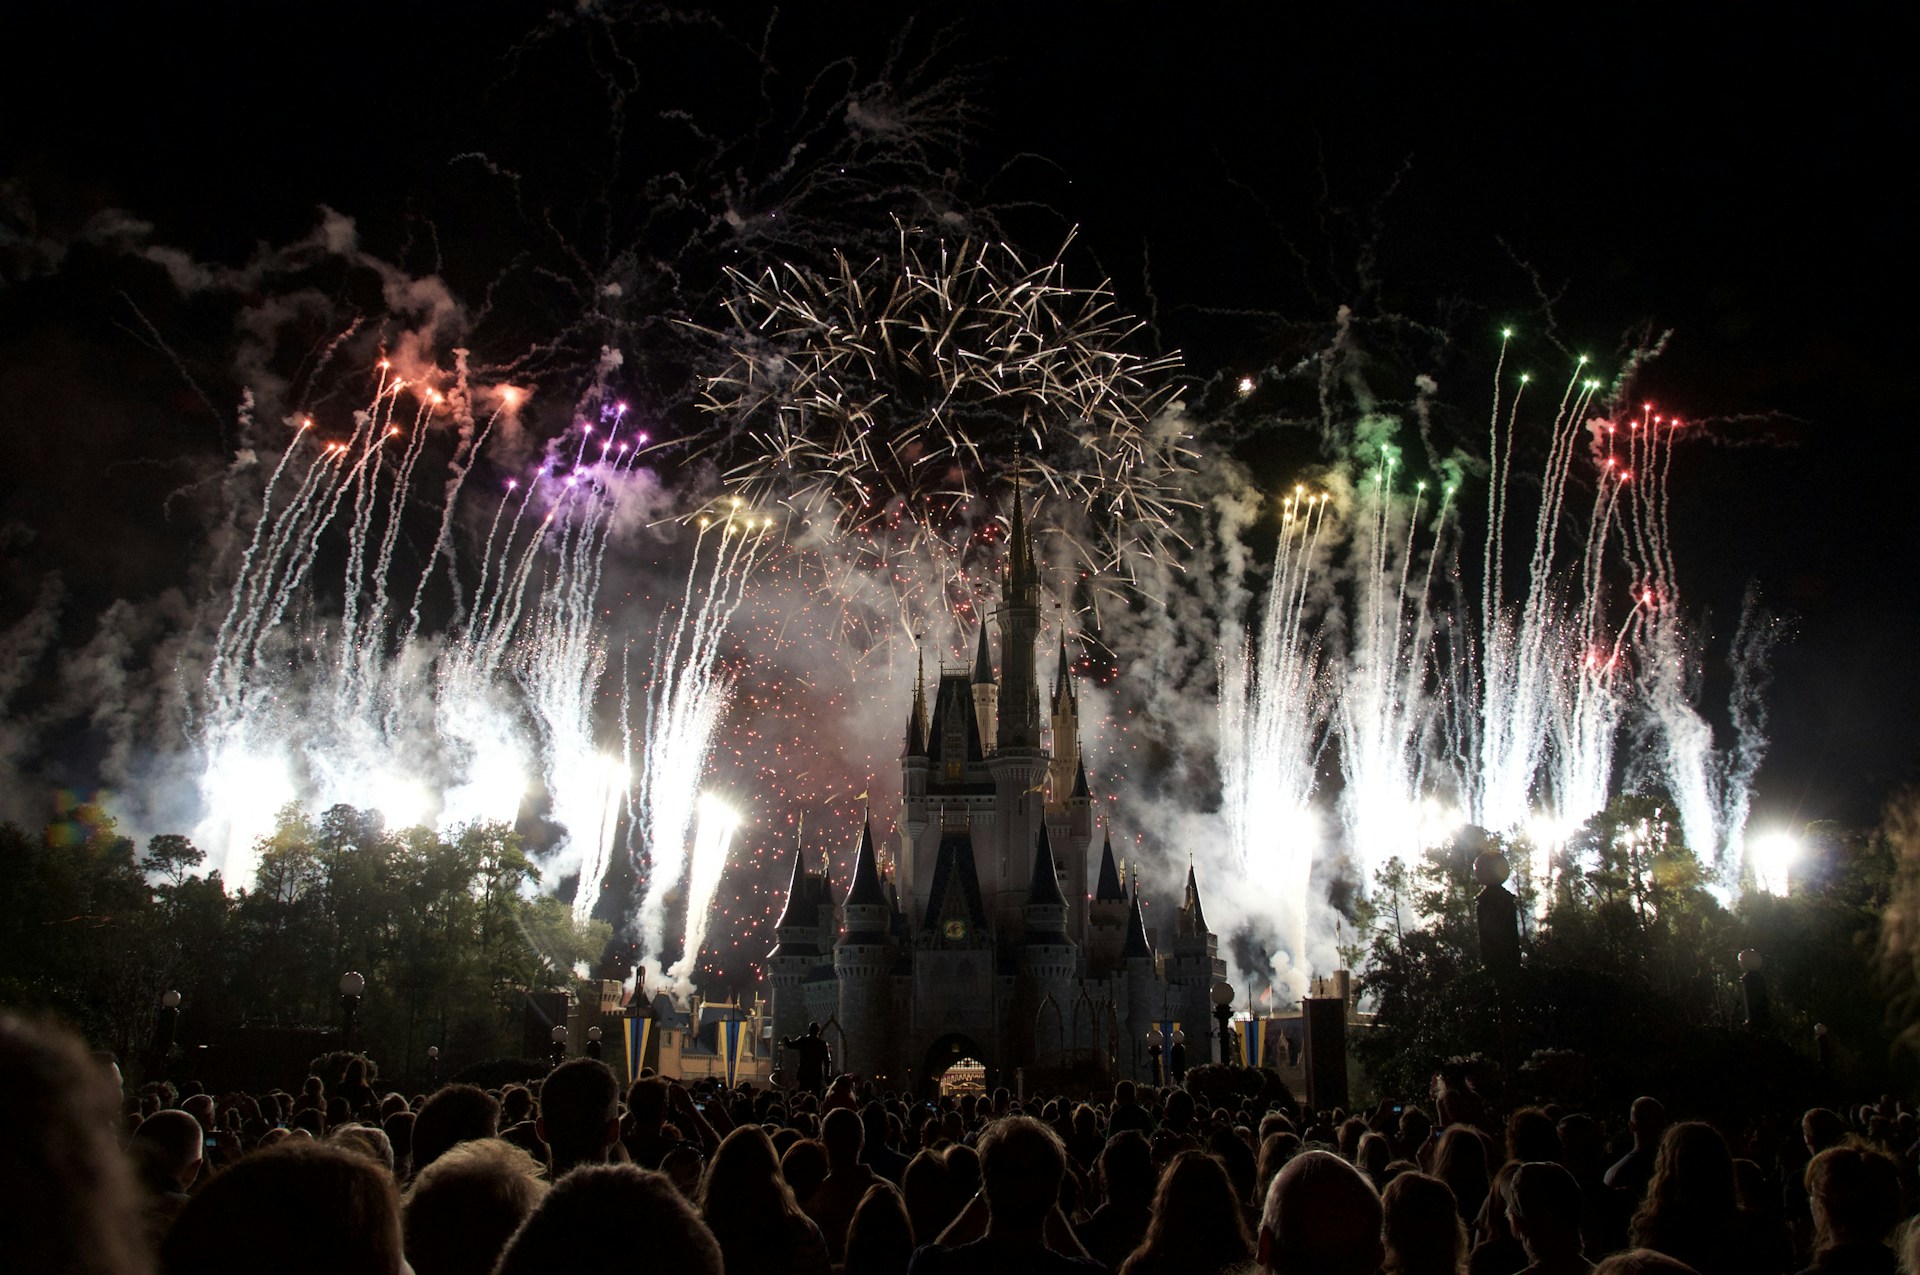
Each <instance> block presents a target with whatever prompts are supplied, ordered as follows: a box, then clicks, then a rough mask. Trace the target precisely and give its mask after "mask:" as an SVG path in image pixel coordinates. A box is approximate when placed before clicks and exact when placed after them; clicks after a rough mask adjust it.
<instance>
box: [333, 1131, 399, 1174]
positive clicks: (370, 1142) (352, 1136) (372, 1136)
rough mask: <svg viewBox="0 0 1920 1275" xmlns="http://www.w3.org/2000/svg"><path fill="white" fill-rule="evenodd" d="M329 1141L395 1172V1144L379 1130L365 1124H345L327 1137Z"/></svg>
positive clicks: (388, 1170) (390, 1171)
mask: <svg viewBox="0 0 1920 1275" xmlns="http://www.w3.org/2000/svg"><path fill="white" fill-rule="evenodd" d="M327 1141H329V1142H332V1143H335V1144H336V1145H339V1146H343V1147H345V1148H346V1149H347V1150H349V1151H358V1152H359V1153H360V1154H361V1155H363V1156H365V1157H367V1159H369V1160H371V1161H373V1162H374V1163H375V1164H377V1165H379V1166H380V1167H381V1168H383V1169H385V1170H386V1171H387V1172H388V1173H392V1172H393V1143H391V1142H389V1141H387V1135H386V1134H385V1133H384V1132H382V1131H381V1130H379V1129H375V1128H373V1127H372V1126H370V1125H364V1124H353V1123H348V1124H343V1125H341V1126H340V1127H339V1128H337V1129H335V1130H334V1131H333V1132H331V1133H329V1134H328V1135H327Z"/></svg>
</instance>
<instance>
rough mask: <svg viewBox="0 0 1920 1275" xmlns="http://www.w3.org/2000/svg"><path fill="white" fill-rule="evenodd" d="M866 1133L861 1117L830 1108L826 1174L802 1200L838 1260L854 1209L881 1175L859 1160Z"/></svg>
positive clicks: (824, 1132) (824, 1130)
mask: <svg viewBox="0 0 1920 1275" xmlns="http://www.w3.org/2000/svg"><path fill="white" fill-rule="evenodd" d="M865 1136H866V1131H865V1128H864V1127H863V1126H862V1125H861V1123H860V1117H859V1116H856V1115H855V1114H854V1113H853V1112H851V1111H848V1110H846V1109H844V1108H842V1109H840V1110H837V1111H829V1112H828V1113H827V1118H826V1119H825V1120H824V1121H822V1122H821V1125H820V1141H821V1142H823V1143H825V1144H826V1148H827V1176H826V1179H825V1181H823V1182H821V1183H820V1188H819V1189H818V1190H817V1191H815V1192H814V1193H813V1195H812V1197H811V1198H810V1199H807V1200H804V1201H802V1202H801V1207H802V1208H804V1209H805V1210H806V1212H807V1216H808V1217H810V1218H812V1219H813V1220H814V1222H815V1224H816V1225H818V1226H819V1228H820V1233H821V1234H822V1235H824V1236H826V1237H827V1252H828V1253H829V1254H830V1255H831V1256H832V1258H833V1260H834V1261H836V1262H838V1261H840V1260H841V1259H842V1258H843V1257H844V1256H845V1255H846V1250H847V1226H848V1224H849V1223H851V1222H852V1221H853V1211H854V1210H855V1209H857V1208H859V1207H860V1201H861V1199H862V1198H863V1197H865V1195H866V1194H867V1188H868V1187H870V1186H872V1185H873V1184H874V1183H875V1182H877V1181H879V1180H880V1179H879V1176H878V1175H877V1174H875V1173H874V1171H873V1170H872V1169H870V1168H868V1167H867V1166H866V1165H864V1164H862V1163H861V1162H860V1149H861V1146H862V1145H863V1142H864V1139H865Z"/></svg>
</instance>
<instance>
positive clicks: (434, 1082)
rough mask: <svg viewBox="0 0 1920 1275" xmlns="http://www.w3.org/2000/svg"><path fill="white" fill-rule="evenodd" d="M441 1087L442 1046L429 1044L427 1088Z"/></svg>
mask: <svg viewBox="0 0 1920 1275" xmlns="http://www.w3.org/2000/svg"><path fill="white" fill-rule="evenodd" d="M439 1087H440V1046H438V1045H428V1046H427V1088H429V1089H438V1088H439Z"/></svg>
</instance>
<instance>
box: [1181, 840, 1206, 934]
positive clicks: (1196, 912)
mask: <svg viewBox="0 0 1920 1275" xmlns="http://www.w3.org/2000/svg"><path fill="white" fill-rule="evenodd" d="M1180 932H1181V933H1182V934H1191V935H1195V936H1198V935H1201V934H1205V933H1207V914H1206V913H1205V912H1202V911H1201V910H1200V885H1199V883H1198V882H1197V881H1195V880H1194V876H1193V862H1192V860H1191V859H1189V860H1188V862H1187V897H1186V901H1185V902H1184V903H1182V904H1181V905H1180Z"/></svg>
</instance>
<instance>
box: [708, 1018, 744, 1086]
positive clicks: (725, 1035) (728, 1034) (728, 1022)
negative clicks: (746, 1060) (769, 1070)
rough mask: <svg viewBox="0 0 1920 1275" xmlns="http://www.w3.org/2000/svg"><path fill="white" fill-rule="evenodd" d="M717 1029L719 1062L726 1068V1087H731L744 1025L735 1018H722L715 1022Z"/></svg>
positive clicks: (738, 1060) (735, 1071)
mask: <svg viewBox="0 0 1920 1275" xmlns="http://www.w3.org/2000/svg"><path fill="white" fill-rule="evenodd" d="M715 1026H717V1027H718V1028H719V1029H720V1031H719V1033H718V1034H719V1040H718V1042H717V1043H718V1044H719V1046H720V1062H721V1065H722V1066H723V1067H725V1068H726V1073H727V1087H728V1088H732V1087H733V1081H734V1077H735V1076H736V1075H737V1074H738V1073H739V1070H740V1031H741V1029H742V1028H744V1027H745V1026H746V1024H745V1023H743V1022H741V1021H740V1020H739V1019H737V1018H729V1019H724V1020H722V1021H721V1022H719V1023H717V1024H715Z"/></svg>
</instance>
